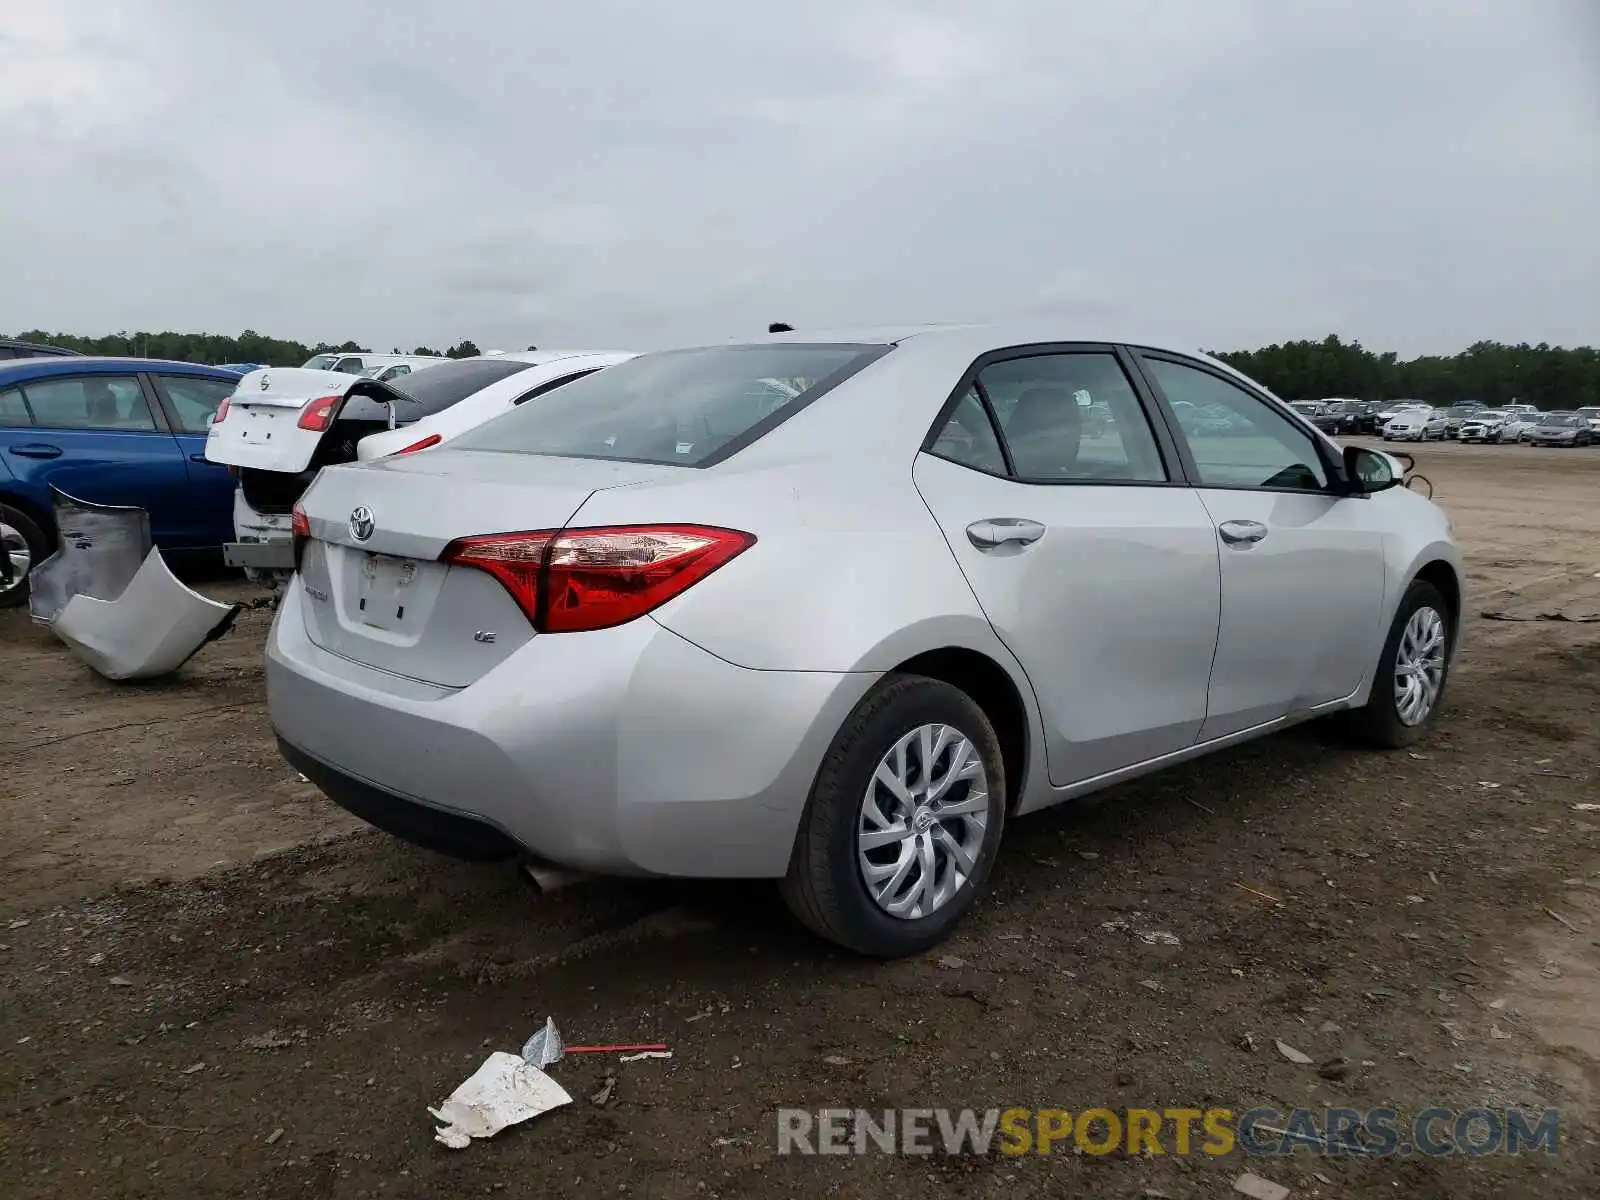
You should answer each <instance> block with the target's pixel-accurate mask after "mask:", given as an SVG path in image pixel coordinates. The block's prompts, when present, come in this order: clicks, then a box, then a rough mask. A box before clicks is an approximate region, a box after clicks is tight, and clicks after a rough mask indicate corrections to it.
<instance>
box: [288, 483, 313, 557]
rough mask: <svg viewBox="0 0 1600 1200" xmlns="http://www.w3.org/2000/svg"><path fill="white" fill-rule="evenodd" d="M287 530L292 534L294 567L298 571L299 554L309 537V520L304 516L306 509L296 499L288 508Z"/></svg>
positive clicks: (301, 552) (302, 551) (303, 549)
mask: <svg viewBox="0 0 1600 1200" xmlns="http://www.w3.org/2000/svg"><path fill="white" fill-rule="evenodd" d="M289 532H290V533H292V534H293V535H294V569H295V570H296V571H298V570H299V569H300V555H301V554H303V553H304V552H305V548H306V541H307V539H308V538H310V537H311V521H310V520H309V519H308V518H307V517H306V510H305V509H303V508H301V507H300V501H298V500H296V501H295V502H294V507H293V508H292V509H290V510H289Z"/></svg>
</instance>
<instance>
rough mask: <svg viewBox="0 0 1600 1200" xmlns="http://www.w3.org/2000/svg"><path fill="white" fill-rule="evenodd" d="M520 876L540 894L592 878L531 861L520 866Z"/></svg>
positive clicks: (580, 872) (545, 863) (553, 865)
mask: <svg viewBox="0 0 1600 1200" xmlns="http://www.w3.org/2000/svg"><path fill="white" fill-rule="evenodd" d="M522 875H523V877H524V878H526V879H527V880H528V881H529V882H530V883H532V884H533V886H534V887H535V888H537V889H538V890H539V891H540V892H554V891H558V890H560V889H561V888H564V887H571V886H572V885H573V884H575V883H582V882H583V881H584V880H585V879H590V878H592V876H590V875H587V874H585V873H584V872H582V871H569V870H568V869H567V868H566V867H558V866H556V865H555V864H553V863H547V862H538V861H536V860H532V859H530V860H528V861H526V862H524V863H523V864H522Z"/></svg>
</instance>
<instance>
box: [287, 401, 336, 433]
mask: <svg viewBox="0 0 1600 1200" xmlns="http://www.w3.org/2000/svg"><path fill="white" fill-rule="evenodd" d="M343 399H344V397H343V396H320V397H318V398H317V399H315V400H312V401H310V402H309V403H307V404H306V406H305V407H304V408H302V409H301V410H300V419H299V420H298V421H296V422H295V424H297V425H299V426H300V428H301V429H309V430H311V432H312V433H321V432H322V431H323V430H325V429H326V428H327V427H328V426H329V425H332V424H333V414H334V413H335V412H337V411H338V409H339V401H341V400H343Z"/></svg>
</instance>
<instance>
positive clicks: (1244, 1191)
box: [1233, 1171, 1289, 1200]
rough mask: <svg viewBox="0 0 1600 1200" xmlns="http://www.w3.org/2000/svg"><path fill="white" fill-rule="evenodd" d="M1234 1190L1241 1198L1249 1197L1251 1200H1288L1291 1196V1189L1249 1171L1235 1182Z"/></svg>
mask: <svg viewBox="0 0 1600 1200" xmlns="http://www.w3.org/2000/svg"><path fill="white" fill-rule="evenodd" d="M1233 1190H1234V1191H1236V1192H1238V1193H1239V1194H1240V1195H1241V1196H1249V1197H1250V1198H1251V1200H1287V1197H1288V1195H1289V1189H1288V1188H1286V1187H1284V1186H1283V1184H1281V1183H1273V1182H1272V1180H1270V1179H1263V1178H1261V1176H1259V1175H1252V1174H1250V1173H1249V1172H1248V1171H1247V1172H1245V1173H1244V1174H1243V1175H1241V1176H1239V1178H1237V1179H1235V1180H1234V1181H1233Z"/></svg>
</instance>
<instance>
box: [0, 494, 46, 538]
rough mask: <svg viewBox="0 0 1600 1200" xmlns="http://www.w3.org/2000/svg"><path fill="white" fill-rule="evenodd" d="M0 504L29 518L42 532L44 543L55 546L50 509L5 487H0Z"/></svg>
mask: <svg viewBox="0 0 1600 1200" xmlns="http://www.w3.org/2000/svg"><path fill="white" fill-rule="evenodd" d="M0 504H4V505H6V506H7V507H9V508H14V509H16V510H17V511H18V512H20V513H22V514H23V516H25V517H27V518H28V519H29V520H31V521H32V522H33V523H34V524H35V525H37V526H38V527H39V531H40V532H41V533H43V534H44V540H45V543H46V544H47V545H48V546H49V547H50V548H51V549H52V550H54V549H55V546H56V540H57V539H56V522H55V518H54V517H53V516H52V515H51V513H50V510H49V509H47V508H41V507H40V506H39V505H37V504H35V503H34V502H33V501H32V500H30V499H28V498H27V497H26V496H22V495H19V494H18V493H16V492H14V491H10V490H8V489H6V488H0Z"/></svg>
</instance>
